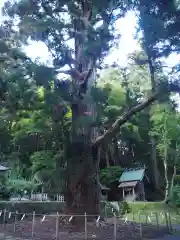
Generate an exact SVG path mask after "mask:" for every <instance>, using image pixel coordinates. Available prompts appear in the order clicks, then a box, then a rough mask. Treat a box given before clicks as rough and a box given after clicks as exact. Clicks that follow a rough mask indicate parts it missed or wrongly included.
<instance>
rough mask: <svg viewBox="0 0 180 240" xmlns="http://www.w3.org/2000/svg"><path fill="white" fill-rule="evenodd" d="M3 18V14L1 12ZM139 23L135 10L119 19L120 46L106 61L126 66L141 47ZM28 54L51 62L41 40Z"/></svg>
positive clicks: (175, 58) (171, 59)
mask: <svg viewBox="0 0 180 240" xmlns="http://www.w3.org/2000/svg"><path fill="white" fill-rule="evenodd" d="M3 2H4V0H0V7H1V6H2V5H3ZM0 19H1V14H0ZM136 25H137V19H136V16H135V14H134V13H133V12H129V13H128V14H127V15H126V17H125V18H123V19H119V20H118V21H117V23H116V28H117V33H119V34H120V35H121V37H120V40H119V44H118V47H117V48H116V49H115V50H111V51H110V53H109V54H108V56H107V58H106V60H105V62H106V63H109V64H110V63H113V62H118V64H119V65H121V66H126V64H127V55H128V54H129V53H132V52H134V51H135V50H138V49H140V47H139V45H138V42H137V40H136V39H135V38H134V35H135V32H136V29H135V26H136ZM25 51H26V53H27V55H28V56H29V57H31V58H33V59H35V58H37V57H38V58H39V60H40V61H41V62H49V63H51V57H50V54H49V52H48V49H47V47H46V46H45V45H44V44H43V43H41V42H34V43H32V44H31V45H29V46H28V47H26V48H25ZM165 62H166V65H168V66H170V67H171V66H173V65H175V64H176V63H178V62H180V55H175V54H171V56H170V57H169V58H168V59H166V60H165Z"/></svg>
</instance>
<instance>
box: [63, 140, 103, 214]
mask: <svg viewBox="0 0 180 240" xmlns="http://www.w3.org/2000/svg"><path fill="white" fill-rule="evenodd" d="M67 157H68V179H67V183H68V184H67V186H68V189H67V190H68V191H67V211H68V213H69V214H72V215H73V214H78V215H84V213H85V212H86V213H87V214H92V215H98V214H99V205H100V196H99V195H100V185H99V178H98V174H99V173H98V161H97V151H96V150H95V149H93V148H92V145H91V144H90V143H88V142H79V143H78V142H76V143H70V144H69V148H68V154H67Z"/></svg>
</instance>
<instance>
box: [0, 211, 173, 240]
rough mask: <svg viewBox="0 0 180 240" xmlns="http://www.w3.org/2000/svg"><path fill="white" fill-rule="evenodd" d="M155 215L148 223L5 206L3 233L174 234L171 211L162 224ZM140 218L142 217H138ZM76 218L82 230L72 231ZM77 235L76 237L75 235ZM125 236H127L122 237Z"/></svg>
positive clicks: (116, 237)
mask: <svg viewBox="0 0 180 240" xmlns="http://www.w3.org/2000/svg"><path fill="white" fill-rule="evenodd" d="M154 214H155V216H150V215H149V216H145V217H146V223H145V222H144V219H143V222H141V217H140V218H139V222H138V223H137V222H133V221H132V220H131V221H129V220H128V218H127V216H126V215H125V216H124V217H123V218H122V217H120V216H116V215H115V214H114V216H113V217H112V218H111V219H101V217H100V216H97V215H87V214H86V213H84V214H83V215H74V216H72V215H65V214H60V213H59V212H57V213H56V214H45V215H43V214H36V212H35V211H33V212H32V213H20V212H18V211H15V212H9V211H7V210H6V209H4V210H0V217H1V224H0V232H2V233H5V234H6V233H8V234H10V235H11V236H13V234H14V235H15V236H18V237H22V239H33V240H36V239H45V240H46V239H47V240H49V239H56V240H65V239H70V240H71V239H74V238H76V237H77V239H83V240H87V239H106V238H108V239H112V240H122V239H128V240H133V239H142V238H146V237H152V234H153V233H154V234H155V235H154V236H156V237H158V236H161V237H162V236H164V235H165V234H166V233H172V232H173V231H174V230H175V229H173V225H172V223H171V216H170V214H168V213H163V217H164V219H165V225H163V226H161V224H160V222H161V221H160V220H158V217H159V216H158V214H157V213H154ZM89 217H91V218H94V221H91V222H88V218H89ZM138 217H139V216H138ZM74 218H76V219H77V218H81V219H82V221H81V222H82V224H81V229H78V230H77V229H75V230H73V231H71V234H70V233H69V229H68V226H71V221H72V220H73V219H74ZM76 235H77V236H76ZM123 237H124V238H123Z"/></svg>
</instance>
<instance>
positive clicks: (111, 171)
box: [100, 166, 123, 187]
mask: <svg viewBox="0 0 180 240" xmlns="http://www.w3.org/2000/svg"><path fill="white" fill-rule="evenodd" d="M122 172H123V169H122V168H121V167H120V166H112V167H109V168H105V169H102V170H101V171H100V182H101V183H102V184H104V185H106V186H107V187H109V186H111V184H112V183H116V182H117V181H118V180H119V178H120V176H121V174H122Z"/></svg>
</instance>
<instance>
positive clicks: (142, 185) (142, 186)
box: [141, 181, 145, 201]
mask: <svg viewBox="0 0 180 240" xmlns="http://www.w3.org/2000/svg"><path fill="white" fill-rule="evenodd" d="M141 189H142V196H143V201H145V191H144V183H143V181H141Z"/></svg>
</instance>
